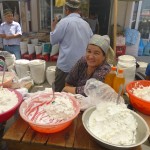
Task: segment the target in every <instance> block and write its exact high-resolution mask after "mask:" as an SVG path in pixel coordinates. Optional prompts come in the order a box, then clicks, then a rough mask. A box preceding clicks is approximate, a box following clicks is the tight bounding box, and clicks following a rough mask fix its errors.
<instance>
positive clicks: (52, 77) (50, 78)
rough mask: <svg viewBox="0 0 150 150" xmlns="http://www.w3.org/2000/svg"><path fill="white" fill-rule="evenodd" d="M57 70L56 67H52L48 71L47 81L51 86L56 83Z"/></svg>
mask: <svg viewBox="0 0 150 150" xmlns="http://www.w3.org/2000/svg"><path fill="white" fill-rule="evenodd" d="M55 69H56V66H50V67H48V68H47V69H46V80H47V81H48V83H49V84H50V85H52V83H53V82H54V81H55Z"/></svg>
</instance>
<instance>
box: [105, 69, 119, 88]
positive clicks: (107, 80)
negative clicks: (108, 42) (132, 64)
mask: <svg viewBox="0 0 150 150" xmlns="http://www.w3.org/2000/svg"><path fill="white" fill-rule="evenodd" d="M116 70H117V68H116V67H114V66H113V67H111V71H110V72H109V73H108V74H107V75H106V77H105V83H106V84H108V85H110V86H111V87H112V88H113V81H114V78H115V76H116Z"/></svg>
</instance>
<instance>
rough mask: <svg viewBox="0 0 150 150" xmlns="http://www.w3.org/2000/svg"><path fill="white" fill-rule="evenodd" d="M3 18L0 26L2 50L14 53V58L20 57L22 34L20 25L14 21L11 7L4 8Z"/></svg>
mask: <svg viewBox="0 0 150 150" xmlns="http://www.w3.org/2000/svg"><path fill="white" fill-rule="evenodd" d="M4 19H5V22H3V23H2V24H1V26H0V38H3V48H4V51H8V52H10V53H11V54H14V55H15V57H16V59H21V53H20V37H21V35H22V31H21V26H20V24H19V23H18V22H15V21H14V17H13V13H12V10H11V9H6V10H4Z"/></svg>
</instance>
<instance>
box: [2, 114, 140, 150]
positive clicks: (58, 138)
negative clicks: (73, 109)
mask: <svg viewBox="0 0 150 150" xmlns="http://www.w3.org/2000/svg"><path fill="white" fill-rule="evenodd" d="M3 140H5V141H6V142H7V145H8V149H9V150H64V149H65V150H71V149H72V150H106V149H105V148H103V147H101V146H100V145H98V144H97V143H96V142H95V141H94V140H93V138H92V137H91V136H90V135H89V134H88V133H87V132H86V130H85V129H84V127H83V124H82V113H80V114H79V115H78V117H77V118H76V119H75V120H74V121H73V123H72V124H71V125H70V126H69V127H68V128H66V129H65V130H63V131H61V132H58V133H53V134H43V133H38V132H35V131H34V130H32V129H31V128H30V127H29V125H28V124H27V123H26V122H25V121H23V120H22V119H21V118H20V117H19V118H18V120H17V121H16V122H14V124H13V125H12V126H11V127H10V128H9V129H8V130H7V132H6V133H5V135H4V136H3ZM132 150H141V146H139V147H137V148H134V149H132Z"/></svg>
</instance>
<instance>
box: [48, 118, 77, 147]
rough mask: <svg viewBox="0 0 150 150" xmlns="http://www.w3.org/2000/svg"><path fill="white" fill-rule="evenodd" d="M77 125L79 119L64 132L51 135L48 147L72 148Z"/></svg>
mask: <svg viewBox="0 0 150 150" xmlns="http://www.w3.org/2000/svg"><path fill="white" fill-rule="evenodd" d="M76 125H77V119H74V121H73V122H72V124H71V125H70V126H69V127H67V128H66V129H64V130H63V131H60V132H58V133H53V134H50V137H49V140H48V141H47V145H55V146H58V147H64V148H72V147H73V143H74V136H75V129H76Z"/></svg>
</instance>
